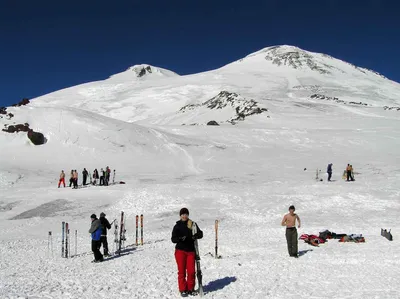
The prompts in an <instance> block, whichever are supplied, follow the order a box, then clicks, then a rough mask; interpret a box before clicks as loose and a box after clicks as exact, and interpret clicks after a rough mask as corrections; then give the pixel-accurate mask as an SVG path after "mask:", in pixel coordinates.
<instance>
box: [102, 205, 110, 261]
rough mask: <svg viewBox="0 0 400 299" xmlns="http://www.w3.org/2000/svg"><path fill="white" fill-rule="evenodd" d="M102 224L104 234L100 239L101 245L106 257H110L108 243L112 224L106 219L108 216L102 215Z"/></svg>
mask: <svg viewBox="0 0 400 299" xmlns="http://www.w3.org/2000/svg"><path fill="white" fill-rule="evenodd" d="M100 223H101V226H102V229H103V230H102V233H101V238H100V243H101V244H102V245H103V251H104V256H109V254H108V242H107V229H111V224H110V222H108V220H107V218H106V214H104V213H103V212H101V213H100Z"/></svg>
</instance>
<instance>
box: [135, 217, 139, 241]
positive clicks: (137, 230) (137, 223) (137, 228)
mask: <svg viewBox="0 0 400 299" xmlns="http://www.w3.org/2000/svg"><path fill="white" fill-rule="evenodd" d="M138 239H139V215H136V242H135V245H136V246H138Z"/></svg>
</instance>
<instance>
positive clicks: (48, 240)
mask: <svg viewBox="0 0 400 299" xmlns="http://www.w3.org/2000/svg"><path fill="white" fill-rule="evenodd" d="M50 243H51V232H49V235H48V237H47V255H48V256H50Z"/></svg>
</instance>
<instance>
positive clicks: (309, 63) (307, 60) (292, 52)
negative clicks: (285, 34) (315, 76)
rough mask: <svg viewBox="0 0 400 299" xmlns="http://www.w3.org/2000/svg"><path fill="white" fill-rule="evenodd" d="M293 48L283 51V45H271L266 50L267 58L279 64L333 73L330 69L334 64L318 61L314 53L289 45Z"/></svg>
mask: <svg viewBox="0 0 400 299" xmlns="http://www.w3.org/2000/svg"><path fill="white" fill-rule="evenodd" d="M289 48H291V49H289V50H287V51H282V47H279V46H277V47H271V48H269V51H268V52H266V56H265V59H266V60H269V61H272V63H273V64H276V65H278V66H281V65H286V66H290V67H292V68H294V69H303V68H309V69H310V70H313V71H317V72H318V73H320V74H331V72H330V71H329V70H330V69H331V68H332V66H330V65H328V64H325V63H321V62H316V61H315V60H314V58H313V56H312V55H310V54H309V53H307V52H306V51H303V50H301V49H299V48H295V47H289Z"/></svg>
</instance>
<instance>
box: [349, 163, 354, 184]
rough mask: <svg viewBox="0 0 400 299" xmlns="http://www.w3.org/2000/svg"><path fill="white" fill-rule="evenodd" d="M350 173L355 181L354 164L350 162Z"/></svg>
mask: <svg viewBox="0 0 400 299" xmlns="http://www.w3.org/2000/svg"><path fill="white" fill-rule="evenodd" d="M350 175H351V180H352V181H354V171H353V165H351V164H350Z"/></svg>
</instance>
